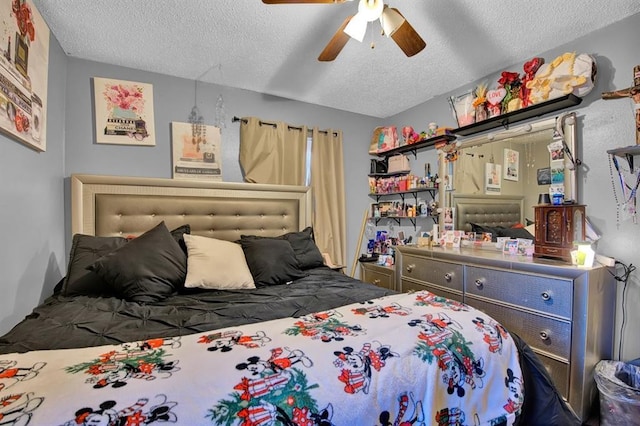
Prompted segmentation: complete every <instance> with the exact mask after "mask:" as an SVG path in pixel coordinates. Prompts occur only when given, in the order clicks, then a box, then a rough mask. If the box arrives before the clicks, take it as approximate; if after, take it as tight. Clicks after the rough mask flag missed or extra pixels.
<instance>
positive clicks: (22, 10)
mask: <svg viewBox="0 0 640 426" xmlns="http://www.w3.org/2000/svg"><path fill="white" fill-rule="evenodd" d="M11 9H12V10H13V14H14V15H15V17H16V22H17V24H18V30H20V35H21V36H22V37H23V38H27V36H28V38H29V41H31V42H33V41H34V40H35V39H36V30H35V27H34V26H33V21H32V20H31V17H32V13H31V7H30V6H29V5H28V4H27V3H26V2H25V1H24V0H13V3H12V4H11Z"/></svg>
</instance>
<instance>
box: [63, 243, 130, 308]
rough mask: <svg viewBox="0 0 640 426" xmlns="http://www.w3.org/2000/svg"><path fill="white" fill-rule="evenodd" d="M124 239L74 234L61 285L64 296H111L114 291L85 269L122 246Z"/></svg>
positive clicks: (93, 273) (97, 276)
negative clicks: (65, 272) (65, 273)
mask: <svg viewBox="0 0 640 426" xmlns="http://www.w3.org/2000/svg"><path fill="white" fill-rule="evenodd" d="M126 243H127V239H126V238H121V237H94V236H93V235H83V234H75V235H74V236H73V242H72V243H71V252H70V253H69V265H68V266H67V275H66V276H65V278H64V281H63V283H62V294H63V295H65V296H105V297H108V296H113V295H114V291H113V288H111V287H110V286H109V285H108V284H107V283H106V282H105V281H104V280H103V279H102V278H101V277H100V276H99V275H98V274H96V273H95V272H93V271H90V270H88V269H87V266H89V265H91V264H93V263H94V262H95V261H96V260H98V259H100V258H101V257H102V256H104V255H105V254H108V253H111V252H112V251H114V250H116V249H118V248H120V247H122V246H124V245H125V244H126Z"/></svg>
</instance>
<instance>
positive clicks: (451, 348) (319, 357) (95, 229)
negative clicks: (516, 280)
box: [0, 175, 580, 426]
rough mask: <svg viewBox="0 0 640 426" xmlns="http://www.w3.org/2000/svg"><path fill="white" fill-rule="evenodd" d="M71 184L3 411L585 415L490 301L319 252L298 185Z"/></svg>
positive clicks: (481, 419)
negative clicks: (332, 263) (436, 290)
mask: <svg viewBox="0 0 640 426" xmlns="http://www.w3.org/2000/svg"><path fill="white" fill-rule="evenodd" d="M70 186H71V206H72V207H71V228H72V233H73V242H72V245H71V250H70V255H69V267H68V271H67V276H66V277H65V279H64V280H63V281H61V283H60V284H59V286H57V287H56V291H55V293H54V294H53V295H52V296H51V297H49V298H48V299H47V300H46V301H45V302H44V303H43V304H41V305H40V306H38V307H36V308H35V309H34V310H33V312H32V313H31V314H30V315H28V316H27V317H26V318H25V319H24V320H23V321H21V322H20V323H19V324H17V325H16V326H15V327H14V328H13V329H12V330H11V331H10V332H9V333H7V334H6V335H4V336H2V337H0V425H146V424H161V423H173V424H180V425H201V424H203V425H204V424H221V425H242V426H251V425H256V426H257V425H300V426H310V425H378V424H381V425H392V424H393V425H410V424H413V425H463V424H464V425H467V424H469V425H501V424H504V425H510V424H527V425H532V424H545V425H552V424H559V425H567V424H579V423H580V422H579V421H577V419H576V417H575V416H574V415H573V414H572V413H571V412H570V410H569V409H568V407H567V406H566V405H565V404H564V403H563V401H562V399H561V398H560V397H559V395H558V393H557V391H556V390H555V388H554V387H553V384H552V383H551V381H550V379H549V377H548V375H546V373H545V371H544V368H543V367H542V365H541V364H540V362H539V361H538V360H537V358H536V357H535V355H534V354H533V353H532V352H531V349H530V348H528V346H527V345H526V344H524V343H523V342H522V341H521V339H519V338H518V336H516V335H514V334H511V333H509V332H508V330H505V329H504V328H503V327H502V326H500V324H498V323H497V322H495V321H494V320H493V319H491V318H490V317H488V316H487V315H485V314H483V313H482V312H480V311H477V310H475V309H473V308H471V307H468V306H466V305H463V304H460V303H458V302H454V301H452V300H448V299H444V298H441V297H437V296H435V295H433V294H431V293H428V292H415V293H406V294H395V293H393V292H391V291H388V290H385V289H382V288H379V287H376V286H373V285H369V284H366V283H363V282H361V281H359V280H356V279H353V278H350V277H348V276H347V275H344V274H342V273H340V272H337V271H334V270H332V269H330V268H328V267H326V266H324V265H323V264H322V260H321V259H322V256H321V254H320V252H319V250H318V248H317V246H315V244H314V242H313V241H314V240H313V229H312V228H311V227H310V224H311V215H312V212H311V202H310V192H309V189H308V188H304V187H289V186H269V185H255V184H243V183H203V182H187V181H179V180H170V179H151V178H124V177H114V176H93V175H73V176H71V178H70ZM318 256H320V257H318ZM247 271H248V272H249V276H248V277H247Z"/></svg>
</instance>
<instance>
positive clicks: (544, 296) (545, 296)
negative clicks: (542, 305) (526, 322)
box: [540, 291, 551, 302]
mask: <svg viewBox="0 0 640 426" xmlns="http://www.w3.org/2000/svg"><path fill="white" fill-rule="evenodd" d="M540 297H542V300H544V301H545V302H548V301H549V300H551V293H549V292H548V291H543V292H542V294H540Z"/></svg>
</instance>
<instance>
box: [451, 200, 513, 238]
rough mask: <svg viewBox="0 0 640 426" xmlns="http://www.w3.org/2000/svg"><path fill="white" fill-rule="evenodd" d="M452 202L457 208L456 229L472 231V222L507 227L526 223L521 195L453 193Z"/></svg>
mask: <svg viewBox="0 0 640 426" xmlns="http://www.w3.org/2000/svg"><path fill="white" fill-rule="evenodd" d="M451 204H452V205H453V206H454V207H455V208H456V210H455V221H456V227H455V229H461V230H464V231H471V225H470V224H471V223H476V224H478V225H484V226H503V227H505V228H508V227H510V226H512V225H515V224H516V223H524V217H523V206H524V197H521V196H509V195H493V196H492V195H464V194H453V195H452V198H451Z"/></svg>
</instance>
